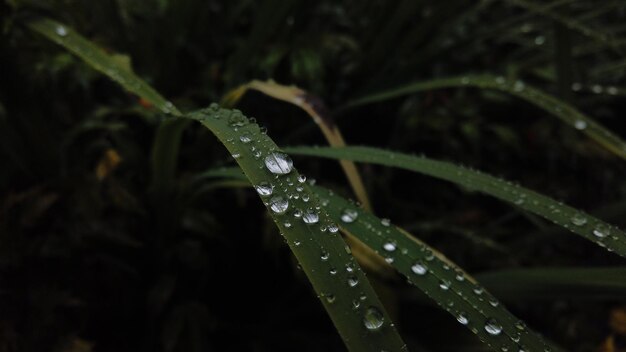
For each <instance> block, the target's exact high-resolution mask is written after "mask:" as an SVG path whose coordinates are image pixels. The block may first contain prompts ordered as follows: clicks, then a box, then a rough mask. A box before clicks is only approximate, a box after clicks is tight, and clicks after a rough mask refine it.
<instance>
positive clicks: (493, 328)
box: [485, 318, 502, 336]
mask: <svg viewBox="0 0 626 352" xmlns="http://www.w3.org/2000/svg"><path fill="white" fill-rule="evenodd" d="M485 331H486V332H487V333H488V334H489V335H493V336H497V335H500V333H501V332H502V326H501V325H500V324H498V322H497V321H496V320H495V319H493V318H491V319H488V320H487V322H486V323H485Z"/></svg>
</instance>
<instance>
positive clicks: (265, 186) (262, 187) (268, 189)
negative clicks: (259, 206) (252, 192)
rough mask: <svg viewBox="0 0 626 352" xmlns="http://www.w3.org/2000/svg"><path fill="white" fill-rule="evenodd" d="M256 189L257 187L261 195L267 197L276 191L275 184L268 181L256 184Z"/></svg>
mask: <svg viewBox="0 0 626 352" xmlns="http://www.w3.org/2000/svg"><path fill="white" fill-rule="evenodd" d="M254 189H256V191H257V193H258V194H259V195H260V196H261V197H267V196H271V195H272V192H273V191H274V186H272V185H270V184H269V183H267V182H261V183H259V184H258V185H256V186H254Z"/></svg>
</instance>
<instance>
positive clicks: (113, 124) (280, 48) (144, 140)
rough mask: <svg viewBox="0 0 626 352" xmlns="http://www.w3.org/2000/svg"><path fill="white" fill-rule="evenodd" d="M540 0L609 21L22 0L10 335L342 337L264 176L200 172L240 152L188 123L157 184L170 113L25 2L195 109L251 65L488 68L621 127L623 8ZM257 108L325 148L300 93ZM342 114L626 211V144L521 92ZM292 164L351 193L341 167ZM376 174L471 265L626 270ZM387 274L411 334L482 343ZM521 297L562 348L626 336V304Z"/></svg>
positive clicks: (2, 101)
mask: <svg viewBox="0 0 626 352" xmlns="http://www.w3.org/2000/svg"><path fill="white" fill-rule="evenodd" d="M535 4H541V6H543V7H544V8H545V9H549V10H550V11H553V12H554V13H558V14H560V15H562V16H564V17H566V18H567V19H569V20H571V21H576V23H578V24H583V25H584V26H585V27H587V28H590V29H592V30H593V31H594V32H593V33H596V32H597V33H603V34H605V35H606V37H603V38H597V37H595V36H593V35H590V34H589V33H587V32H585V31H584V30H581V29H580V28H578V29H577V28H574V27H572V26H568V25H567V23H564V22H562V21H559V20H558V19H555V18H552V17H550V16H549V15H547V14H546V13H537V12H533V11H530V10H529V9H528V8H525V7H524V6H515V5H513V4H512V2H507V1H461V0H449V1H427V0H421V1H415V0H404V1H403V0H394V1H373V0H370V1H363V0H358V1H357V0H344V1H330V0H329V1H306V2H305V1H295V0H266V1H249V0H237V1H214V0H208V1H205V0H202V1H200V0H178V1H170V0H102V1H92V0H82V1H81V0H56V1H36V0H4V1H3V2H1V3H0V25H1V27H2V36H1V37H0V351H1V352H13V351H67V352H79V351H211V350H225V351H283V350H285V351H293V350H298V351H334V350H337V351H341V350H343V349H344V347H343V344H342V342H341V340H340V338H339V337H338V335H337V333H336V331H335V330H334V329H333V327H332V323H331V322H330V320H329V319H328V318H327V316H326V314H325V312H324V310H323V308H322V306H321V305H320V304H319V303H318V301H317V298H316V297H315V295H314V293H313V292H312V291H311V290H310V287H309V284H308V283H307V281H306V278H305V277H304V275H303V274H302V273H301V272H300V271H299V270H297V266H296V263H295V262H294V260H293V259H292V257H291V255H290V253H289V250H288V248H287V246H286V245H284V244H283V242H282V240H281V237H280V236H279V235H278V233H277V230H276V229H275V227H274V226H273V224H272V222H271V220H270V219H269V217H268V216H266V215H265V213H264V210H263V208H262V205H261V204H260V202H259V201H258V200H257V199H256V195H255V194H254V193H253V192H251V191H250V190H247V189H230V188H217V189H213V190H211V191H207V192H204V193H202V194H198V192H197V190H196V189H194V188H193V187H192V186H193V185H192V183H191V182H190V179H191V178H192V177H193V176H194V175H196V174H197V173H199V172H201V171H203V170H206V169H207V168H209V167H215V166H220V165H229V164H232V161H231V160H230V157H229V156H228V155H227V153H225V149H224V148H223V147H222V146H221V145H220V144H219V143H218V142H217V140H216V139H215V138H213V137H212V136H211V135H210V133H209V132H208V131H206V130H205V129H202V128H198V126H192V127H189V128H187V129H186V131H185V133H184V139H183V144H182V149H181V151H180V160H179V165H178V169H177V175H176V182H175V186H174V188H173V191H172V192H171V194H169V195H168V196H167V197H156V196H154V194H153V193H152V192H151V190H150V187H149V184H150V180H151V169H150V154H151V149H152V143H153V140H154V135H155V130H156V127H157V126H158V123H159V121H161V119H162V116H160V115H159V114H158V113H156V112H155V111H154V110H151V109H149V108H148V109H146V108H144V106H142V105H146V104H145V103H144V102H142V101H140V100H139V99H138V98H137V97H135V96H132V95H131V94H129V93H126V92H124V90H123V89H121V88H120V87H118V86H117V85H116V84H115V83H113V82H111V81H109V80H108V79H107V78H106V77H104V76H102V75H100V74H98V73H97V72H95V71H94V70H92V69H91V68H90V67H88V66H87V65H86V64H85V63H83V62H82V61H81V60H80V59H78V58H77V57H74V56H72V55H71V54H69V53H68V52H66V51H64V50H63V49H61V48H60V47H58V46H56V45H54V44H52V43H50V42H48V41H46V40H45V39H44V38H43V37H41V36H38V35H37V34H35V33H32V32H30V31H28V30H27V29H26V28H25V27H24V26H23V25H22V21H23V20H24V19H27V18H29V17H32V16H41V15H46V16H50V17H52V18H55V19H57V20H59V21H61V22H64V23H66V24H68V25H69V26H71V27H72V28H75V29H76V30H78V31H79V32H80V33H82V34H83V35H85V36H86V37H87V38H89V39H90V40H92V41H93V42H95V43H97V44H98V45H99V46H101V47H102V48H104V49H105V50H107V51H109V52H115V53H119V59H120V60H121V62H128V63H130V64H131V65H132V67H133V69H134V70H135V72H137V73H138V74H139V75H140V76H142V77H143V78H145V79H146V80H147V81H148V82H149V83H150V84H152V85H153V86H154V87H155V88H156V89H157V90H158V91H159V92H161V93H162V94H163V95H164V96H166V97H168V98H169V99H171V100H172V101H173V102H174V103H176V105H177V106H179V107H181V108H182V109H184V110H185V111H190V110H193V109H196V108H201V107H205V106H207V105H208V104H209V103H210V102H213V101H219V100H220V98H221V96H222V95H223V94H224V93H226V92H228V91H229V90H230V89H233V88H235V87H236V86H237V85H239V84H242V83H245V82H247V81H249V80H251V79H270V78H271V79H274V80H276V81H277V82H279V83H282V84H296V85H298V86H300V87H302V88H304V89H306V90H308V91H309V92H311V93H312V94H315V95H317V96H319V97H320V98H321V99H322V100H323V101H325V102H326V103H327V104H328V106H329V107H330V108H331V111H332V110H333V108H335V107H338V106H341V105H342V104H344V103H346V102H347V101H348V100H350V99H351V98H355V97H358V96H360V95H363V94H366V93H369V92H376V91H380V90H384V89H387V88H394V87H397V86H399V85H401V84H404V83H408V82H412V81H419V80H426V79H431V78H437V77H445V76H451V75H460V74H472V73H493V74H498V75H503V76H506V77H509V78H511V79H523V80H524V81H525V82H528V83H529V84H533V85H534V86H537V87H539V88H541V89H544V90H546V91H548V92H550V93H551V94H554V95H555V96H558V97H559V98H560V99H562V100H564V101H568V102H570V103H572V104H574V105H575V106H576V107H577V108H579V109H581V111H583V112H585V113H587V114H589V115H590V116H592V117H594V118H595V119H596V120H597V121H598V122H600V123H602V124H603V125H605V126H607V127H608V128H609V129H610V130H612V131H613V132H614V133H616V134H617V135H620V136H626V127H625V126H626V125H625V124H624V121H623V119H624V116H623V115H624V114H623V112H624V111H625V108H626V99H624V94H625V93H624V92H625V90H624V88H623V87H624V86H626V85H625V78H626V65H625V61H624V60H625V57H624V53H625V52H626V46H624V45H623V44H624V39H623V38H625V36H624V34H625V32H626V26H624V23H625V22H626V21H625V18H626V4H625V3H624V2H623V1H611V0H606V1H602V2H596V1H589V0H586V1H582V0H578V1H551V2H539V1H537V2H535ZM239 108H240V109H241V110H242V111H244V112H245V113H246V114H248V115H252V116H255V117H256V118H257V120H258V121H259V122H260V123H262V124H263V125H264V126H266V127H267V128H268V131H269V134H270V136H272V138H273V139H274V140H276V141H277V143H279V144H280V145H301V144H324V143H325V141H324V139H323V137H322V135H321V134H320V133H319V132H318V130H317V129H316V127H315V125H314V123H313V122H312V121H310V119H308V118H307V116H306V115H305V114H304V113H303V112H302V111H299V110H298V109H296V108H294V107H292V106H290V105H287V104H285V103H282V102H278V101H274V100H271V99H270V98H268V97H266V96H263V95H261V94H259V93H248V94H247V95H246V96H245V98H244V99H243V101H242V102H241V104H240V106H239ZM335 118H336V123H337V124H338V126H339V128H340V129H341V131H342V133H343V134H344V136H345V139H346V141H347V142H348V143H349V144H366V145H373V146H380V147H384V148H388V149H392V150H397V151H403V152H407V153H418V154H419V153H424V154H426V155H428V156H430V157H433V158H438V159H445V160H450V161H453V162H456V163H460V164H464V165H469V166H472V167H474V168H477V169H480V170H483V171H486V172H489V173H492V174H495V175H500V176H503V177H505V178H507V179H510V180H515V181H517V182H519V183H521V184H522V185H524V186H527V187H529V188H532V189H535V190H538V191H540V192H543V193H545V194H548V195H551V196H553V197H555V198H557V199H561V200H564V201H566V202H567V203H569V204H571V205H573V206H575V207H578V208H581V209H584V210H587V211H589V212H591V213H593V214H597V215H598V216H599V217H601V218H603V219H605V220H607V221H609V222H612V223H615V224H617V225H622V226H624V225H626V222H625V221H624V217H623V214H624V213H625V212H626V202H624V196H625V195H626V183H625V182H624V181H623V180H624V175H625V174H626V166H625V164H624V162H623V160H620V159H618V158H617V157H616V156H614V155H612V154H609V153H608V152H607V151H605V150H604V149H602V148H601V147H599V146H598V145H597V144H596V143H594V142H593V141H591V140H589V139H588V138H586V137H585V136H583V135H582V134H581V133H579V132H578V131H576V130H574V129H572V128H571V127H568V126H564V125H563V124H562V123H561V122H559V121H557V120H555V119H553V118H551V117H550V116H549V115H548V114H547V113H546V112H545V111H542V110H540V109H538V108H536V107H534V106H532V105H529V104H528V103H526V102H524V101H521V100H519V99H516V98H514V97H511V96H507V95H504V94H501V93H495V92H489V91H482V90H478V89H470V88H464V89H443V90H435V91H430V92H423V93H419V94H415V95H411V96H409V97H405V98H398V99H394V100H392V101H389V102H385V103H379V104H374V105H369V106H366V107H363V108H356V109H353V110H348V111H345V112H343V113H341V114H337V115H335ZM117 157H119V158H120V159H119V160H120V161H119V163H116V162H115V160H116V159H117ZM296 162H297V164H298V167H299V169H300V170H301V171H303V172H305V173H306V174H307V175H308V176H309V177H314V178H316V179H317V180H318V182H319V183H321V184H323V185H325V186H329V187H331V188H334V189H335V190H337V191H338V192H340V193H342V194H345V195H347V196H350V193H349V186H348V184H347V182H346V181H345V179H344V177H343V175H342V174H341V171H340V169H339V167H338V166H337V164H336V163H335V162H332V161H326V160H309V159H306V158H296ZM107 165H108V166H109V167H107ZM99 168H100V169H99ZM360 170H361V172H362V174H363V178H364V180H365V182H366V185H367V188H368V191H369V194H370V196H371V198H372V200H373V204H374V208H375V211H376V213H377V214H378V215H380V216H382V217H388V218H391V219H392V220H393V221H394V223H396V224H398V225H400V226H402V227H404V228H406V229H407V230H410V231H411V232H412V233H414V234H416V236H418V237H420V238H422V239H423V240H425V241H426V242H427V243H429V244H431V245H432V246H434V247H436V248H438V249H439V250H441V251H442V252H444V253H446V255H448V256H449V257H450V258H452V259H453V260H455V261H456V262H457V263H458V264H460V265H461V266H462V267H464V268H466V269H467V270H468V271H469V272H470V273H480V272H486V271H497V270H501V269H506V268H518V267H555V266H570V267H598V266H606V265H618V264H622V265H623V260H620V259H619V258H618V257H617V256H615V255H613V254H610V253H607V252H605V251H603V250H602V249H601V248H598V247H596V246H594V245H593V244H590V243H587V242H585V241H584V240H583V239H580V238H579V237H577V236H571V235H570V234H567V233H565V232H564V231H563V230H561V229H559V228H555V227H553V226H551V225H549V224H547V223H546V222H545V221H543V220H541V219H538V218H536V217H534V216H531V215H529V214H525V213H522V212H520V211H519V210H517V209H514V208H512V207H510V206H505V205H503V204H502V203H500V202H498V201H496V200H493V199H489V198H487V197H484V196H480V195H477V194H475V193H471V192H469V191H468V190H464V189H459V188H457V187H455V186H452V185H450V184H448V183H444V182H441V181H438V180H434V179H431V178H427V177H423V176H419V175H416V174H409V173H407V172H403V171H398V170H391V169H386V168H382V167H375V166H368V165H363V166H361V167H360ZM386 285H388V286H390V287H392V288H393V289H395V290H396V291H397V292H400V293H401V294H400V295H399V296H398V300H399V301H398V307H399V315H398V319H397V320H398V321H397V322H398V324H397V325H398V327H399V329H400V331H401V333H402V335H403V337H404V338H405V340H406V341H407V342H408V343H409V346H410V347H411V348H412V350H416V351H419V350H424V351H458V350H483V349H485V347H483V346H482V345H481V344H480V342H479V341H477V339H476V338H474V337H473V336H472V335H471V334H469V333H468V332H466V331H464V330H463V329H462V328H461V327H460V326H457V325H458V324H456V322H454V319H452V318H450V317H448V316H447V315H446V314H445V313H442V312H440V311H439V310H437V309H435V308H433V307H432V306H430V305H428V304H427V303H425V301H424V300H423V299H421V297H420V296H419V294H418V293H416V292H415V290H408V288H407V286H406V285H405V284H404V283H403V282H401V281H397V282H387V283H386ZM504 299H505V300H506V302H507V303H508V304H510V308H511V310H512V311H513V312H514V313H515V314H517V315H518V316H519V317H520V318H522V319H524V320H525V321H526V322H527V323H528V325H529V326H531V327H533V328H535V329H537V330H538V331H540V332H542V333H544V334H545V335H546V336H547V337H548V338H550V339H553V340H554V341H556V342H557V343H559V344H561V345H563V346H565V347H566V349H568V350H577V351H578V350H579V351H591V350H595V349H598V348H602V347H601V346H604V348H609V347H607V346H609V345H611V343H612V345H611V346H612V347H616V348H619V346H620V345H621V346H623V340H622V339H623V337H620V335H619V329H615V326H614V325H615V324H613V325H612V324H610V323H609V322H610V316H611V315H614V316H615V315H619V313H620V312H623V310H621V309H623V308H620V307H623V304H624V300H589V299H587V300H583V299H564V298H562V297H560V296H559V295H558V294H555V295H552V296H549V297H545V298H544V299H540V300H537V299H531V298H528V297H526V296H525V295H524V294H520V295H511V296H510V297H506V298H504ZM618 320H619V319H618ZM622 324H623V321H622ZM622 332H623V330H622ZM609 336H612V338H613V339H612V340H610V339H608V338H609ZM451 337H454V338H451ZM608 350H611V351H613V350H612V349H607V351H608Z"/></svg>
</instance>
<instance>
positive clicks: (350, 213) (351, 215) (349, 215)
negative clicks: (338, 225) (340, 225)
mask: <svg viewBox="0 0 626 352" xmlns="http://www.w3.org/2000/svg"><path fill="white" fill-rule="evenodd" d="M358 216H359V213H358V212H357V211H356V210H354V209H349V208H348V209H344V211H343V213H342V214H341V221H343V222H345V223H347V224H349V223H351V222H354V220H356V218H357V217H358Z"/></svg>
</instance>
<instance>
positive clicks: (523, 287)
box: [475, 267, 626, 301]
mask: <svg viewBox="0 0 626 352" xmlns="http://www.w3.org/2000/svg"><path fill="white" fill-rule="evenodd" d="M475 277H476V279H477V280H479V281H480V283H481V284H483V285H484V286H485V287H488V288H489V289H490V290H491V292H493V293H494V294H496V295H497V296H498V297H499V298H501V299H503V300H507V301H514V300H529V299H555V298H556V299H565V298H577V299H621V298H623V297H624V296H626V281H624V278H625V277H626V268H624V267H616V268H610V267H607V268H532V269H511V270H499V271H494V272H487V273H481V274H478V275H475Z"/></svg>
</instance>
